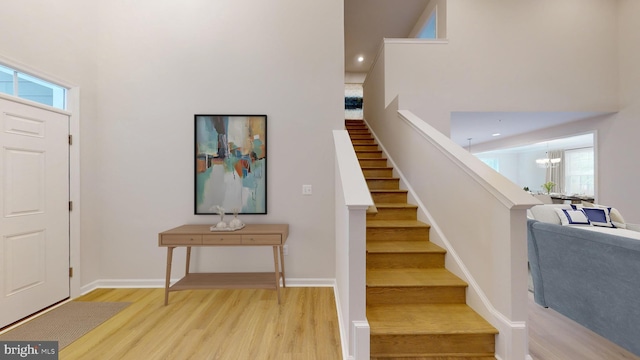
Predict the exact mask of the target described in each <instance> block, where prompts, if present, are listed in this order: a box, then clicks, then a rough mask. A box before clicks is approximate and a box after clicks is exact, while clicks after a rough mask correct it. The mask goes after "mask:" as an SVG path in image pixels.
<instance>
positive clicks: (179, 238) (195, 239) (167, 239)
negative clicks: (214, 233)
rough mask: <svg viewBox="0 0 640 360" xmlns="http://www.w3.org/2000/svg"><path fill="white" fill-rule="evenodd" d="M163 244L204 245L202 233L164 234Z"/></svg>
mask: <svg viewBox="0 0 640 360" xmlns="http://www.w3.org/2000/svg"><path fill="white" fill-rule="evenodd" d="M161 241H162V245H202V235H169V234H167V235H162V240H161Z"/></svg>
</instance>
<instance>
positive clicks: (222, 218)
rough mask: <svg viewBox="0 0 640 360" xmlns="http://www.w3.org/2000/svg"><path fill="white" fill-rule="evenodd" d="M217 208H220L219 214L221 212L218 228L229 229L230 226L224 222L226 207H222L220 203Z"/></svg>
mask: <svg viewBox="0 0 640 360" xmlns="http://www.w3.org/2000/svg"><path fill="white" fill-rule="evenodd" d="M216 209H217V210H218V214H220V221H219V222H218V223H217V224H216V229H218V230H227V228H228V226H227V223H226V222H224V208H223V207H221V206H220V205H217V206H216Z"/></svg>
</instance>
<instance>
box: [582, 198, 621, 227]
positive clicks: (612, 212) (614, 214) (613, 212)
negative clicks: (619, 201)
mask: <svg viewBox="0 0 640 360" xmlns="http://www.w3.org/2000/svg"><path fill="white" fill-rule="evenodd" d="M571 207H572V208H574V205H571ZM580 207H595V208H602V209H609V216H611V223H613V225H614V226H615V227H617V228H620V229H626V228H627V223H626V222H625V221H624V218H623V217H622V214H621V213H620V211H618V209H616V208H614V207H611V206H606V205H597V204H593V203H590V202H587V201H583V202H582V206H580V205H578V208H580Z"/></svg>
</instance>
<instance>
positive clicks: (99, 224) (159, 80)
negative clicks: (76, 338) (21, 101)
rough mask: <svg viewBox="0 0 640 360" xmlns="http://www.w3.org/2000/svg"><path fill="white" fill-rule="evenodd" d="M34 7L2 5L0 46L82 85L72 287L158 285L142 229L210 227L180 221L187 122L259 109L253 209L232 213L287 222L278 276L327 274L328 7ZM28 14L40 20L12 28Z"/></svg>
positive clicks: (331, 119) (265, 257)
mask: <svg viewBox="0 0 640 360" xmlns="http://www.w3.org/2000/svg"><path fill="white" fill-rule="evenodd" d="M33 2H35V1H32V2H29V4H26V3H24V5H23V3H15V4H10V5H9V6H11V8H10V9H9V10H10V12H9V13H13V14H15V16H10V17H7V19H5V20H3V22H2V23H1V24H0V31H2V32H3V33H11V34H12V37H10V38H11V43H10V44H8V45H10V46H6V44H2V46H0V53H1V54H3V55H6V56H10V57H14V58H17V59H18V60H20V61H22V62H25V63H29V64H30V65H32V66H34V67H38V68H43V69H45V70H46V71H48V72H50V73H53V74H57V75H58V76H60V77H63V78H67V79H69V80H70V81H75V82H77V83H78V84H79V85H80V86H81V87H82V90H83V92H82V96H83V104H88V106H87V108H88V111H86V112H83V118H82V125H81V126H82V128H81V133H82V155H81V156H82V165H83V166H82V169H81V175H82V181H83V188H82V196H83V198H82V199H83V202H82V219H83V228H82V244H83V258H84V259H85V261H84V262H83V264H84V265H85V266H84V267H85V269H84V270H85V273H84V276H83V282H84V283H85V284H87V283H89V282H91V281H94V280H98V279H161V278H163V276H164V263H165V256H166V251H165V250H164V248H162V249H161V248H158V246H157V233H158V232H159V231H163V230H166V229H169V228H171V227H174V226H178V225H180V224H183V223H213V222H214V221H216V220H217V218H216V217H214V216H195V215H193V198H194V196H193V182H194V181H193V151H194V150H193V149H194V148H193V146H194V142H193V141H194V140H193V133H194V129H193V115H194V114H203V113H230V114H233V113H243V114H246V113H249V114H252V113H255V114H266V115H267V116H268V182H267V186H268V215H265V216H258V215H254V216H243V217H242V219H243V220H244V221H245V222H265V223H269V222H270V223H275V222H286V223H289V224H290V236H289V240H288V244H289V253H290V255H289V256H287V257H286V265H287V277H288V278H306V279H310V278H334V277H335V274H334V272H335V271H334V269H335V266H334V246H335V241H334V237H335V234H334V225H333V222H334V215H333V212H334V204H333V200H334V196H333V193H334V176H333V173H334V165H333V161H334V160H333V155H332V152H331V151H329V149H331V148H332V136H331V135H332V132H331V130H332V129H339V128H343V119H342V118H343V101H344V100H343V93H344V85H343V84H344V82H343V80H344V68H343V66H344V65H343V64H344V59H343V58H344V55H343V51H344V50H343V18H342V13H343V2H342V1H340V0H331V1H323V2H313V1H295V0H276V1H270V2H268V3H267V2H263V1H258V0H243V1H234V0H220V1H215V2H212V1H199V0H188V1H182V2H179V3H178V2H157V1H152V0H144V1H139V2H136V4H135V5H132V4H131V3H130V2H128V1H124V0H119V1H110V2H102V3H100V5H98V6H95V4H94V5H93V6H89V5H84V4H83V2H82V1H79V0H78V1H72V0H67V1H65V2H64V4H63V5H60V4H58V3H56V4H55V6H53V5H48V4H47V2H46V1H38V2H39V3H40V2H41V3H42V4H40V5H42V6H41V7H38V6H33V5H32V3H33ZM67 4H68V6H65V5H67ZM60 6H62V7H63V8H64V11H62V10H60V11H58V10H55V8H57V7H60ZM41 8H42V9H43V10H42V15H41V16H42V18H43V19H40V20H44V21H45V22H44V23H41V22H37V21H25V19H31V18H32V17H31V12H33V11H34V9H36V11H38V10H40V9H41ZM5 10H6V6H3V11H5ZM52 13H53V14H55V15H56V16H53V15H52ZM69 23H71V24H72V25H68V24H69ZM60 24H62V26H56V25H60ZM14 28H20V29H22V30H23V31H19V32H16V31H13V29H14ZM292 29H295V31H292ZM6 38H7V37H3V40H2V41H3V42H4V41H6V40H5V39H6ZM52 41H53V42H54V43H56V44H58V45H59V46H52V45H50V44H49V43H50V42H52ZM301 44H310V45H309V46H305V47H304V48H302V47H301ZM85 51H86V52H85ZM52 59H53V61H52ZM85 88H86V89H87V90H88V91H86V92H85V91H84V90H85ZM302 184H311V185H313V191H314V193H313V195H312V196H302V195H301V186H302ZM85 244H86V245H87V248H85ZM183 254H184V251H178V252H177V254H176V256H175V257H174V259H175V261H174V270H175V271H174V272H173V275H174V277H178V276H181V274H182V271H183V269H182V265H181V264H183V263H184V258H183ZM192 263H193V264H194V269H195V270H225V271H237V270H256V271H259V270H265V269H266V270H268V269H270V268H272V255H271V250H270V249H256V248H251V249H218V250H216V251H211V250H210V249H207V250H202V251H200V250H198V251H196V252H195V253H194V254H193V257H192Z"/></svg>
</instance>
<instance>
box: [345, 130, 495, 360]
mask: <svg viewBox="0 0 640 360" xmlns="http://www.w3.org/2000/svg"><path fill="white" fill-rule="evenodd" d="M346 129H347V130H348V132H349V136H350V137H351V142H352V143H353V147H354V149H355V151H356V154H357V156H358V161H359V162H360V167H361V168H362V172H363V173H364V176H365V179H366V181H367V185H368V186H369V190H370V191H371V196H372V198H373V201H374V203H375V208H376V210H373V211H369V212H368V213H367V319H368V321H369V326H370V331H371V359H385V360H388V359H406V360H409V359H411V360H417V359H423V360H427V359H429V360H454V359H464V360H472V359H473V360H486V359H495V356H494V354H495V334H497V330H496V329H495V328H494V327H493V326H491V325H490V324H489V323H488V322H487V321H485V320H484V319H483V318H482V317H481V316H480V315H478V314H477V313H476V312H474V311H473V310H472V309H471V308H470V307H469V306H467V305H466V296H465V292H466V287H467V284H466V283H465V282H464V281H463V280H461V279H460V278H458V277H457V276H455V275H453V274H452V273H451V272H449V271H447V270H446V269H445V268H444V256H445V250H444V249H442V248H441V247H439V246H437V245H435V244H432V243H431V242H429V225H427V224H425V223H423V222H420V221H418V220H417V206H415V205H411V204H408V203H407V191H406V190H401V189H400V187H399V182H400V180H399V179H398V178H394V177H393V168H391V167H388V166H387V159H386V158H384V156H383V154H382V151H381V150H380V149H378V145H377V144H376V142H375V140H374V139H373V137H372V136H371V134H370V132H369V130H368V128H367V126H366V124H365V123H364V121H362V120H346Z"/></svg>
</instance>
